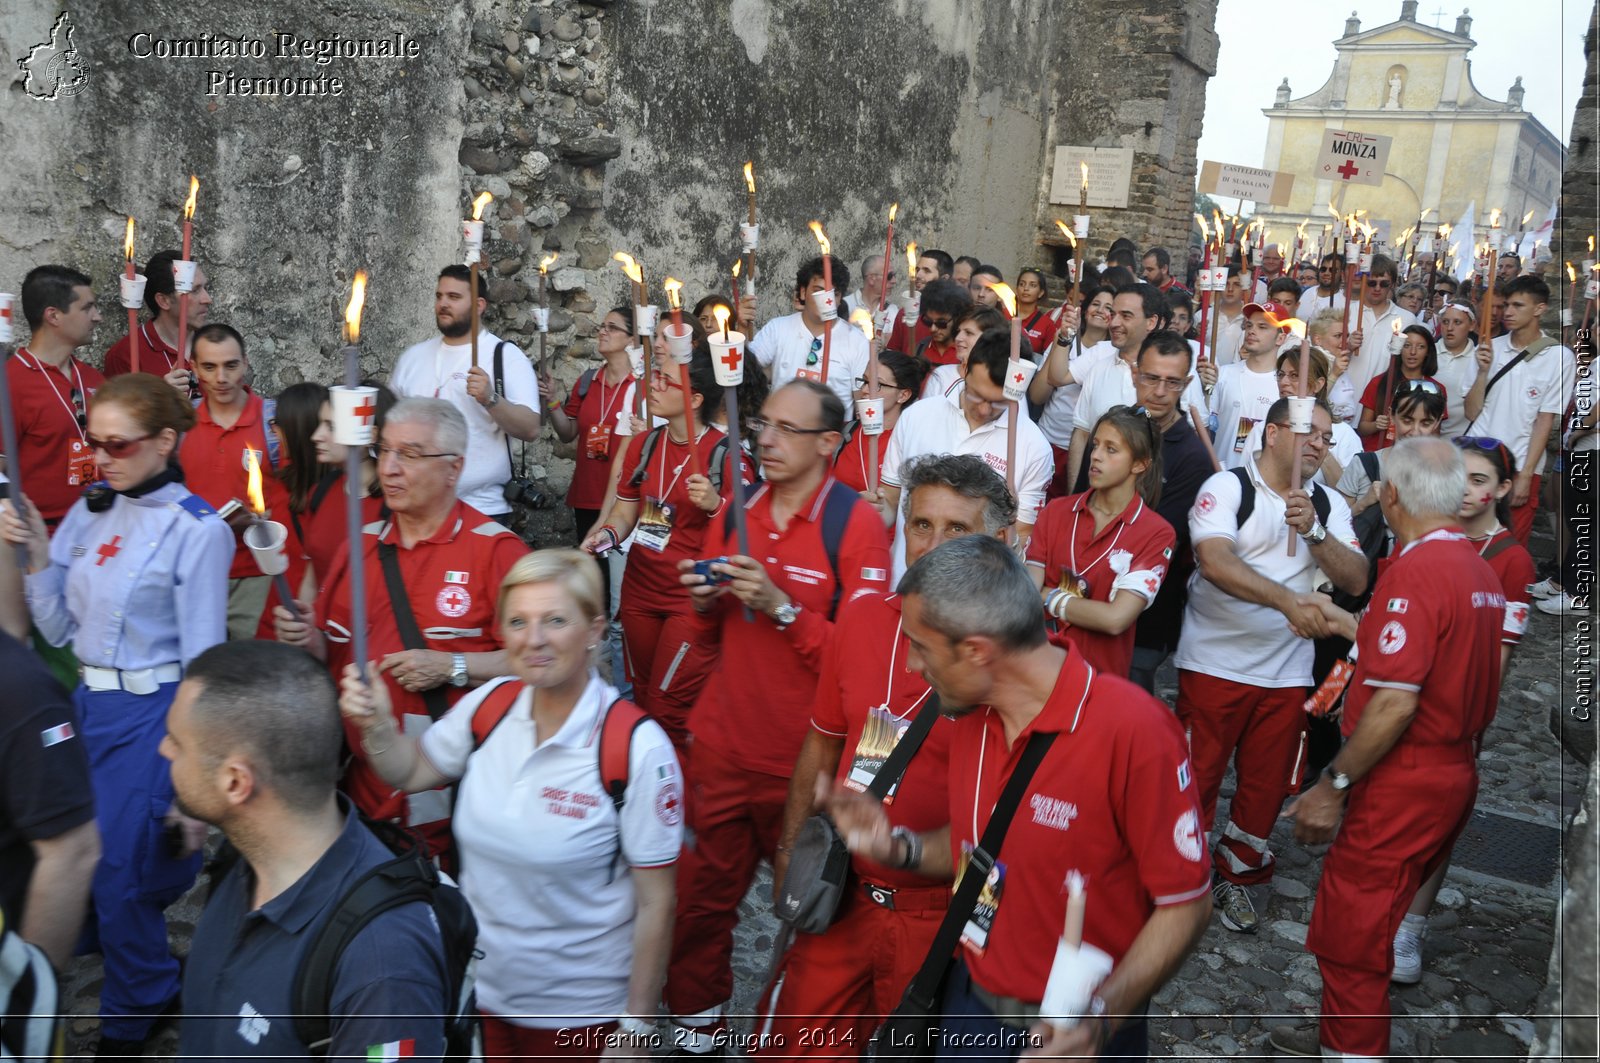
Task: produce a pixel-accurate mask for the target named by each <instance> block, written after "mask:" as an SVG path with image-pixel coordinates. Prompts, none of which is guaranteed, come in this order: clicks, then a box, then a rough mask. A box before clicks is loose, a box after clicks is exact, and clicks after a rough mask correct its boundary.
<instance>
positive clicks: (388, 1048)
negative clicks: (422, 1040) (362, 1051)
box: [367, 1040, 417, 1063]
mask: <svg viewBox="0 0 1600 1063" xmlns="http://www.w3.org/2000/svg"><path fill="white" fill-rule="evenodd" d="M416 1054H417V1042H415V1041H413V1040H405V1041H390V1042H389V1043H387V1044H381V1045H368V1046H367V1063H387V1061H388V1060H391V1059H410V1058H411V1057H412V1056H415V1055H416Z"/></svg>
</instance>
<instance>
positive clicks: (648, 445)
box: [628, 425, 728, 494]
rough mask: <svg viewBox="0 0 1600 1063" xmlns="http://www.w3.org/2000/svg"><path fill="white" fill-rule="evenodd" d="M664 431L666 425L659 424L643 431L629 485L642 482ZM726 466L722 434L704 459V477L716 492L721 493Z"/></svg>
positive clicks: (724, 438)
mask: <svg viewBox="0 0 1600 1063" xmlns="http://www.w3.org/2000/svg"><path fill="white" fill-rule="evenodd" d="M666 431H667V426H666V425H660V426H658V427H656V428H652V429H650V431H648V432H646V433H645V436H644V442H643V443H642V444H641V445H640V447H639V467H638V468H637V469H635V470H634V473H633V479H631V480H629V481H628V486H629V487H639V486H640V485H642V484H643V483H644V478H645V474H646V473H647V472H649V471H650V457H651V455H653V454H654V453H655V452H656V447H657V446H658V445H659V444H660V443H661V437H662V435H664V434H665V433H666ZM727 466H728V437H727V436H723V437H722V438H721V439H719V440H717V442H716V444H715V445H713V446H712V448H711V457H710V458H709V459H707V461H706V479H708V480H710V481H711V489H712V490H713V491H715V492H717V493H718V494H721V493H722V474H723V471H724V470H725V469H726V468H727Z"/></svg>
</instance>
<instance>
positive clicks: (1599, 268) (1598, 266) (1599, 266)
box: [1589, 262, 1600, 274]
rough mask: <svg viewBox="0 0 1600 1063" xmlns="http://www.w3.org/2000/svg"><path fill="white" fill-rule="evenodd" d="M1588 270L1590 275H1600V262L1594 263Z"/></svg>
mask: <svg viewBox="0 0 1600 1063" xmlns="http://www.w3.org/2000/svg"><path fill="white" fill-rule="evenodd" d="M1589 270H1590V272H1592V273H1596V274H1600V262H1596V263H1595V264H1594V265H1592V266H1590V267H1589Z"/></svg>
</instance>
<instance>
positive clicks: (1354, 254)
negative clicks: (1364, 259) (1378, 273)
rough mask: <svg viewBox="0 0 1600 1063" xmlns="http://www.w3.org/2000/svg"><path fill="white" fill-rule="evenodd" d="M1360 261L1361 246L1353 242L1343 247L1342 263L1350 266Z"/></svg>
mask: <svg viewBox="0 0 1600 1063" xmlns="http://www.w3.org/2000/svg"><path fill="white" fill-rule="evenodd" d="M1360 260H1361V245H1360V244H1358V243H1356V242H1355V241H1354V240H1352V241H1350V242H1349V243H1347V244H1345V245H1344V263H1345V265H1347V266H1348V265H1350V264H1351V263H1354V262H1359V261H1360Z"/></svg>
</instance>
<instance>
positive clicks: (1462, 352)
mask: <svg viewBox="0 0 1600 1063" xmlns="http://www.w3.org/2000/svg"><path fill="white" fill-rule="evenodd" d="M1438 319H1439V345H1438V348H1437V349H1438V354H1439V369H1438V371H1437V372H1435V373H1434V374H1433V379H1435V380H1437V381H1438V382H1439V383H1440V384H1442V385H1443V386H1444V392H1445V398H1446V399H1447V400H1448V403H1449V408H1448V412H1447V413H1446V414H1445V419H1444V424H1443V425H1441V426H1440V428H1439V434H1440V435H1442V436H1444V437H1445V438H1447V439H1454V438H1455V437H1456V436H1459V435H1460V434H1461V433H1463V432H1465V431H1466V430H1467V393H1468V392H1469V391H1471V390H1472V386H1473V385H1474V384H1476V383H1477V381H1478V348H1477V346H1476V344H1474V343H1473V340H1474V338H1475V337H1476V329H1477V324H1478V312H1477V311H1476V310H1474V309H1472V307H1470V306H1467V305H1466V304H1465V303H1446V304H1445V307H1444V309H1443V310H1441V311H1440V312H1439V315H1438Z"/></svg>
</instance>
